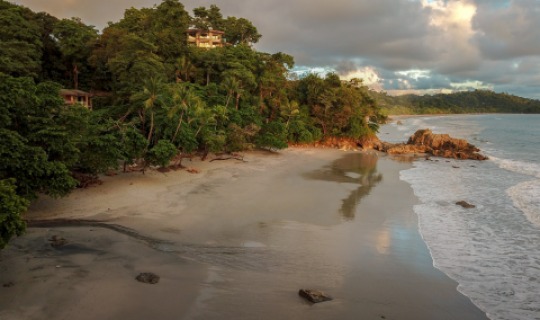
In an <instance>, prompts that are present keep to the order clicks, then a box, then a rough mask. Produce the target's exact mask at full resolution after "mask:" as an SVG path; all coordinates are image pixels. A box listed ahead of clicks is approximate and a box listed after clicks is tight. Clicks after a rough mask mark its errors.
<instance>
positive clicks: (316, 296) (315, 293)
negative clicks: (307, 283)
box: [298, 289, 332, 303]
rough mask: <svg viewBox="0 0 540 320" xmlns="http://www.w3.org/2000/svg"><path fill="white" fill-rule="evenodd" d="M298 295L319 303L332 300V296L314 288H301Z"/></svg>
mask: <svg viewBox="0 0 540 320" xmlns="http://www.w3.org/2000/svg"><path fill="white" fill-rule="evenodd" d="M298 295H299V296H301V297H302V298H304V299H306V300H308V301H309V302H312V303H319V302H325V301H330V300H332V297H330V296H328V295H326V294H324V292H322V291H319V290H312V289H300V290H299V291H298Z"/></svg>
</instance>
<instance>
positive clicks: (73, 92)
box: [60, 89, 92, 97]
mask: <svg viewBox="0 0 540 320" xmlns="http://www.w3.org/2000/svg"><path fill="white" fill-rule="evenodd" d="M60 94H61V95H63V96H75V97H89V96H92V94H91V93H88V92H86V91H82V90H76V89H60Z"/></svg>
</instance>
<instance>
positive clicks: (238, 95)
mask: <svg viewBox="0 0 540 320" xmlns="http://www.w3.org/2000/svg"><path fill="white" fill-rule="evenodd" d="M239 104H240V93H237V94H236V104H235V108H236V110H238V105H239Z"/></svg>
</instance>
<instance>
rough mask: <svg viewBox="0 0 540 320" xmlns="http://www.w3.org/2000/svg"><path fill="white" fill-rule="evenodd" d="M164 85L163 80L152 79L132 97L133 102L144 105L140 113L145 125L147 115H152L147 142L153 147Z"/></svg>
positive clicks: (146, 81)
mask: <svg viewBox="0 0 540 320" xmlns="http://www.w3.org/2000/svg"><path fill="white" fill-rule="evenodd" d="M164 93H165V91H164V84H163V81H162V80H161V78H157V77H150V78H149V79H147V80H145V81H144V84H143V90H142V91H141V92H138V93H136V94H134V95H133V96H132V100H133V101H135V102H136V103H140V104H142V107H143V108H142V109H141V110H140V111H139V114H140V116H141V120H142V122H143V125H144V123H145V120H146V114H147V113H149V114H150V129H149V130H148V135H147V140H148V146H150V145H151V142H152V137H153V134H154V127H155V124H154V113H155V109H156V108H157V106H159V105H160V104H161V103H162V101H163V95H164Z"/></svg>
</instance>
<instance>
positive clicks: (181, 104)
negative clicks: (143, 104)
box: [167, 84, 202, 143]
mask: <svg viewBox="0 0 540 320" xmlns="http://www.w3.org/2000/svg"><path fill="white" fill-rule="evenodd" d="M169 90H170V93H171V100H170V104H169V111H168V113H167V116H168V117H169V118H173V117H175V116H177V115H178V114H179V116H178V124H177V125H176V129H175V131H174V134H173V136H172V138H171V142H173V143H174V141H175V140H176V138H177V136H178V134H179V133H180V128H181V127H182V123H184V118H185V117H186V115H187V113H188V112H189V111H190V110H191V109H194V108H196V107H197V106H199V105H200V104H201V102H202V100H201V98H199V96H197V95H196V94H195V93H194V92H193V91H192V90H191V89H190V88H189V87H188V86H186V85H184V84H174V85H172V86H171V87H169ZM188 120H189V119H188Z"/></svg>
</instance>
